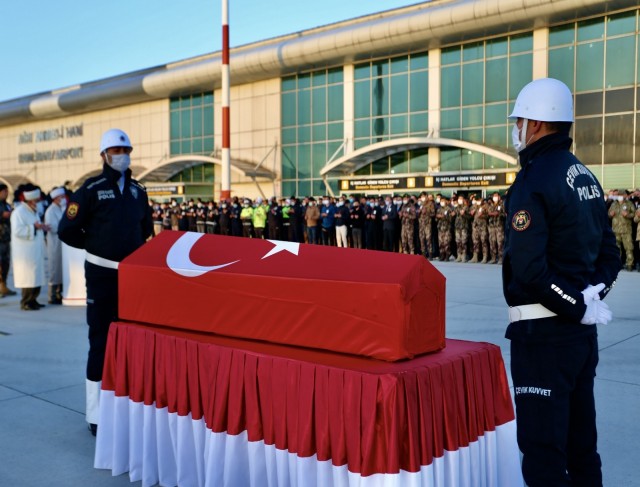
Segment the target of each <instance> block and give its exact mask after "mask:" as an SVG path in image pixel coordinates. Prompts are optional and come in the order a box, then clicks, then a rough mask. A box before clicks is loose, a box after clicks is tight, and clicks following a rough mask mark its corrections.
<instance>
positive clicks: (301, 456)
mask: <svg viewBox="0 0 640 487" xmlns="http://www.w3.org/2000/svg"><path fill="white" fill-rule="evenodd" d="M515 431H516V430H515V420H514V413H513V407H512V403H511V396H510V393H509V388H508V383H507V378H506V374H505V370H504V364H503V361H502V356H501V354H500V349H499V348H498V347H497V346H495V345H492V344H489V343H477V342H467V341H460V340H447V342H446V348H445V349H444V350H442V351H440V352H435V353H433V354H428V355H424V356H420V357H418V358H415V359H412V360H407V361H403V362H395V363H387V362H382V361H379V360H375V359H367V358H361V357H356V356H349V355H343V354H337V353H331V352H321V351H315V350H310V349H301V348H294V347H287V346H282V345H275V344H268V343H262V342H252V341H248V340H238V339H232V338H224V337H220V336H213V335H207V334H201V333H195V332H188V331H178V330H172V329H168V328H155V327H152V326H149V325H142V324H138V323H129V322H116V323H113V324H112V325H111V328H110V331H109V341H108V346H107V355H106V358H105V370H104V375H103V381H102V392H101V402H100V422H99V428H98V437H97V444H96V453H95V467H96V468H103V469H110V470H111V471H112V473H113V475H119V474H122V473H125V472H129V477H130V479H131V481H138V480H141V481H142V485H143V486H151V485H155V484H158V483H159V484H160V485H163V486H173V485H180V486H233V487H241V486H256V487H258V486H259V487H262V486H299V487H303V486H320V487H325V486H362V487H365V486H366V487H369V486H402V487H404V486H450V487H465V486H470V487H471V486H474V487H476V486H478V487H480V486H503V487H517V486H521V485H522V478H521V474H520V462H519V453H518V448H517V444H516V433H515Z"/></svg>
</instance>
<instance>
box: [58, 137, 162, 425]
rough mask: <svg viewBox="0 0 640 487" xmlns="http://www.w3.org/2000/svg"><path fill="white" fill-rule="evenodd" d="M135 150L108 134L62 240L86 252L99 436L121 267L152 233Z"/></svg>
mask: <svg viewBox="0 0 640 487" xmlns="http://www.w3.org/2000/svg"><path fill="white" fill-rule="evenodd" d="M132 150H133V146H132V145H131V141H130V140H129V136H128V135H127V134H126V133H125V132H123V131H122V130H120V129H111V130H107V131H106V132H105V133H104V134H103V135H102V139H101V141H100V156H101V158H102V162H103V166H102V174H100V175H98V176H96V177H92V178H89V179H87V180H86V181H85V182H84V184H83V185H82V187H81V188H80V189H78V191H76V192H75V193H74V194H73V195H72V196H71V198H70V201H69V204H68V205H67V210H66V212H65V215H64V217H63V218H62V220H61V221H60V225H59V228H58V236H59V238H60V240H62V241H63V242H65V243H66V244H68V245H71V246H72V247H77V248H81V249H85V250H86V255H87V257H86V262H85V278H86V282H87V323H88V325H89V355H88V359H87V381H86V393H87V410H86V418H87V422H88V423H89V428H90V430H91V433H92V434H93V435H95V434H96V432H97V424H98V407H99V397H100V396H99V392H100V381H101V380H102V369H103V365H104V354H105V348H106V344H107V333H108V331H109V325H110V324H111V322H112V321H115V320H117V317H118V271H117V269H118V263H119V262H120V261H121V260H122V259H124V258H125V257H127V256H128V255H129V254H131V253H132V252H133V251H134V250H136V249H137V248H138V247H140V246H141V245H142V244H143V243H144V242H145V241H146V240H147V238H149V237H150V236H151V234H152V231H153V223H152V220H151V210H150V207H149V200H148V198H147V192H146V190H145V188H144V186H142V185H141V184H140V183H138V182H137V181H136V180H135V179H133V178H132V177H131V170H130V169H129V165H130V163H131V159H130V154H131V152H132Z"/></svg>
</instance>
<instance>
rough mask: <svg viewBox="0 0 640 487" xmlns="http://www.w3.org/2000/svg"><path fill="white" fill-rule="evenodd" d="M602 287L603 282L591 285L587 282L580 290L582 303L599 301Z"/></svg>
mask: <svg viewBox="0 0 640 487" xmlns="http://www.w3.org/2000/svg"><path fill="white" fill-rule="evenodd" d="M603 289H604V283H603V282H601V283H600V284H596V285H595V286H592V285H591V284H589V285H588V286H587V287H586V288H585V290H584V291H582V295H583V296H584V304H589V301H593V300H595V301H600V291H602V290H603Z"/></svg>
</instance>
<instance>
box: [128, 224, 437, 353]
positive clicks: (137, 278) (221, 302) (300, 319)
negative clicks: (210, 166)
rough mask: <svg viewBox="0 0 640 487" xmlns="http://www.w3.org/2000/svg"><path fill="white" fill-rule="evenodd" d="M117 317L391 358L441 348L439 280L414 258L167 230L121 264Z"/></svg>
mask: <svg viewBox="0 0 640 487" xmlns="http://www.w3.org/2000/svg"><path fill="white" fill-rule="evenodd" d="M119 315H120V318H121V319H123V320H130V321H136V322H143V323H151V324H156V325H163V326H169V327H175V328H183V329H188V330H195V331H202V332H210V333H215V334H218V335H224V336H231V337H237V338H245V339H256V340H264V341H268V342H274V343H280V344H285V345H294V346H300V347H312V348H320V349H324V350H330V351H335V352H343V353H350V354H356V355H363V356H369V357H375V358H378V359H382V360H387V361H395V360H400V359H404V358H410V357H413V356H415V355H418V354H422V353H426V352H432V351H435V350H440V349H442V348H444V345H445V341H444V335H445V333H444V330H445V278H444V276H443V275H442V274H440V273H439V272H438V271H437V270H436V269H435V268H434V267H433V266H432V265H431V264H430V263H429V262H428V261H427V260H426V259H424V258H423V257H421V256H415V255H403V254H394V253H387V252H376V251H368V250H357V249H346V248H336V247H324V246H317V245H306V244H298V243H292V242H281V241H276V240H261V239H249V238H238V237H222V236H217V235H205V234H199V233H192V232H169V231H167V232H161V233H160V234H159V235H158V236H157V237H155V238H153V239H152V240H151V241H149V242H147V243H146V244H145V245H144V246H142V247H141V248H140V249H138V250H137V251H136V252H134V253H133V254H132V255H130V256H129V257H127V258H126V259H125V260H124V261H123V262H121V264H120V267H119Z"/></svg>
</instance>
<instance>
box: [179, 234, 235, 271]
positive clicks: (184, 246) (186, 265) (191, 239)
mask: <svg viewBox="0 0 640 487" xmlns="http://www.w3.org/2000/svg"><path fill="white" fill-rule="evenodd" d="M203 236H204V233H196V232H186V233H185V234H184V235H182V237H180V238H179V239H178V240H176V241H175V242H174V244H173V245H172V246H171V248H170V249H169V252H168V253H167V266H168V267H169V269H171V270H172V271H173V272H175V273H176V274H179V275H181V276H184V277H198V276H201V275H202V274H206V273H207V272H210V271H215V270H217V269H222V268H223V267H227V266H229V265H231V264H235V263H236V262H240V260H234V261H233V262H227V263H226V264H220V265H212V266H203V265H199V264H196V263H194V262H192V261H191V257H189V253H190V252H191V248H192V247H193V246H194V245H195V243H196V242H197V241H198V240H199V239H200V238H201V237H203Z"/></svg>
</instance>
